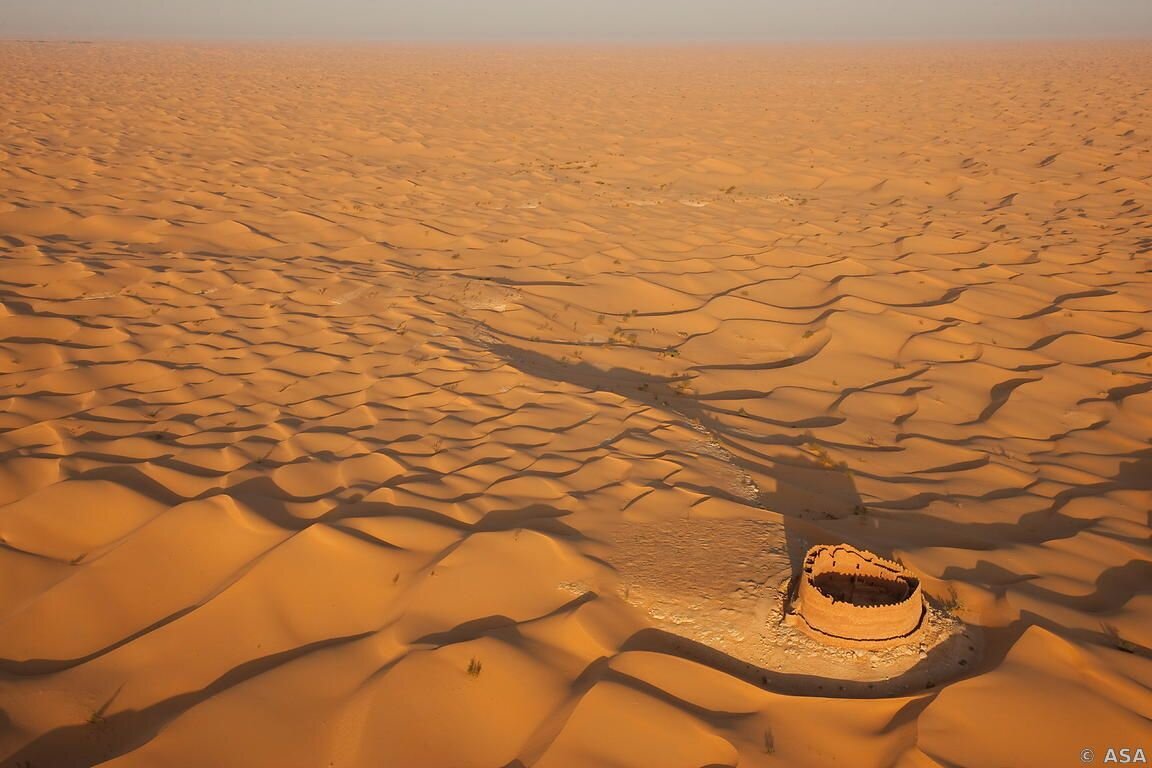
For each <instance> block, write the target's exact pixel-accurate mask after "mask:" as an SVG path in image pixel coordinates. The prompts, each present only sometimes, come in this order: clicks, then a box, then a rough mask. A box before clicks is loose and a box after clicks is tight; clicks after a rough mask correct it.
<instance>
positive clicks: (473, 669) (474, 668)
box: [468, 656, 484, 677]
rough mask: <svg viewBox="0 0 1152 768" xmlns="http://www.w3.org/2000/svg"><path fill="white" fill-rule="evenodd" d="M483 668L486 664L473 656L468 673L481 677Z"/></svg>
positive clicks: (471, 675)
mask: <svg viewBox="0 0 1152 768" xmlns="http://www.w3.org/2000/svg"><path fill="white" fill-rule="evenodd" d="M483 668H484V665H483V664H481V663H480V660H479V659H477V658H476V657H475V656H473V657H472V660H471V661H469V662H468V675H469V676H470V677H480V670H482V669H483Z"/></svg>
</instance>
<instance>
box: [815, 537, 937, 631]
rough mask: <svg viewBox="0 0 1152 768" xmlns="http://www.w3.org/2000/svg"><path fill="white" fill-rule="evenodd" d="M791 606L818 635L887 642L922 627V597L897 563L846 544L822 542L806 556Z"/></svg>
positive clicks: (917, 583) (915, 582) (915, 581)
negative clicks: (824, 543) (826, 543)
mask: <svg viewBox="0 0 1152 768" xmlns="http://www.w3.org/2000/svg"><path fill="white" fill-rule="evenodd" d="M793 610H794V613H795V615H797V616H799V617H800V619H802V625H801V626H802V628H805V629H807V630H808V631H809V633H810V634H815V635H816V637H817V638H818V639H827V640H831V641H833V642H837V641H838V642H852V643H883V642H885V641H900V640H903V639H905V638H907V637H908V636H909V635H911V634H912V633H914V632H915V631H916V630H917V629H918V628H919V627H920V624H921V620H922V619H923V616H924V596H923V593H922V592H921V590H920V580H919V579H917V578H916V577H915V576H914V575H912V574H911V573H910V572H909V571H908V570H907V569H905V568H904V567H903V566H902V565H900V564H899V563H894V562H892V561H890V560H885V559H883V558H882V557H879V556H877V555H874V554H872V553H871V552H865V551H863V550H859V549H856V548H855V547H851V546H848V545H847V544H836V545H820V546H816V547H812V548H811V549H810V550H808V554H807V555H806V556H805V558H804V565H803V568H802V569H801V571H800V575H799V581H798V585H797V589H796V601H795V604H794V606H793Z"/></svg>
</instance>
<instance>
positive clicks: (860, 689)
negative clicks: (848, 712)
mask: <svg viewBox="0 0 1152 768" xmlns="http://www.w3.org/2000/svg"><path fill="white" fill-rule="evenodd" d="M969 642H970V641H969V640H968V639H967V638H965V637H964V636H962V635H954V636H952V637H950V638H948V639H947V640H945V641H944V642H943V643H940V644H939V645H938V646H936V647H934V648H933V649H932V650H930V651H929V652H928V653H927V655H926V656H925V657H924V658H923V659H921V660H919V661H918V662H917V663H916V664H915V665H914V666H912V667H911V668H909V669H908V670H906V671H905V672H903V673H901V674H899V675H896V676H894V677H891V678H889V679H886V680H876V681H858V680H841V679H838V678H831V677H820V676H818V675H806V674H796V673H786V672H775V671H773V670H769V669H765V668H763V667H760V666H757V665H755V664H752V663H750V662H747V661H742V660H741V659H737V658H736V657H734V656H731V655H729V654H727V653H724V652H723V651H718V650H716V649H715V648H713V647H711V646H709V645H705V644H703V643H699V642H696V641H695V640H689V639H688V638H686V637H682V636H680V635H676V634H672V633H671V632H667V631H665V630H662V629H655V628H647V629H642V630H640V631H638V632H636V633H635V634H634V635H632V636H631V637H630V638H628V640H626V641H625V642H624V644H623V646H621V649H620V650H621V652H624V651H647V652H651V653H661V654H664V655H667V656H675V657H677V658H681V659H684V660H685V661H691V662H694V663H697V664H703V665H704V666H708V667H711V668H713V669H716V670H719V671H721V672H724V673H725V674H729V675H732V676H733V677H737V678H740V679H741V680H744V681H745V682H748V683H751V684H753V685H755V686H757V687H760V688H764V689H765V690H769V691H773V692H776V693H783V694H787V695H790V696H815V697H828V698H857V699H859V698H890V697H898V696H908V695H910V694H915V693H918V692H931V691H932V690H934V689H937V688H938V687H939V686H941V685H942V684H943V683H946V682H953V681H955V680H957V679H960V678H962V677H964V676H966V675H968V674H970V672H971V671H970V670H968V669H967V665H966V664H965V665H964V666H961V667H960V668H959V669H951V670H950V669H949V668H948V667H949V665H948V664H947V663H946V660H948V659H952V658H956V657H958V656H963V655H965V654H964V652H965V651H968V649H969V648H972V646H970V645H968V644H969Z"/></svg>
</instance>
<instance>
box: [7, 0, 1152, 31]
mask: <svg viewBox="0 0 1152 768" xmlns="http://www.w3.org/2000/svg"><path fill="white" fill-rule="evenodd" d="M61 37H63V38H157V37H160V38H257V39H331V38H339V39H359V40H364V39H377V40H504V39H528V40H654V41H659V40H718V39H719V40H724V39H731V40H804V39H844V38H848V39H853V38H882V39H888V38H939V37H944V38H968V37H977V38H985V37H993V38H1003V37H1008V38H1013V37H1027V38H1035V37H1040V38H1046V37H1149V38H1152V0H0V38H61Z"/></svg>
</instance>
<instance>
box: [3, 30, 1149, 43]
mask: <svg viewBox="0 0 1152 768" xmlns="http://www.w3.org/2000/svg"><path fill="white" fill-rule="evenodd" d="M941 42H949V43H1096V42H1102V43H1103V42H1130V43H1150V44H1152V32H1140V33H1134V34H1113V33H1098V34H1088V35H1080V36H1075V37H1073V36H1068V35H1044V34H1038V35H1022V34H1003V35H951V34H925V35H889V36H881V35H861V36H849V35H838V36H826V37H819V36H797V37H721V36H714V37H659V38H656V37H644V38H635V37H571V38H566V37H555V36H546V37H533V36H517V37H491V36H488V37H370V36H365V37H324V36H316V37H312V36H291V37H288V36H283V35H280V36H259V35H233V36H219V35H196V34H193V35H175V34H163V35H124V36H120V35H94V36H88V37H76V36H59V37H56V36H53V35H40V36H30V35H12V36H8V35H5V34H3V33H2V32H0V43H42V44H43V43H62V44H98V43H141V44H154V43H207V44H244V43H264V44H283V45H333V44H345V45H348V44H352V45H356V44H361V45H380V44H399V45H478V46H483V45H529V46H547V45H555V46H565V45H574V46H582V45H641V46H648V45H655V46H658V45H780V44H785V45H793V44H838V43H843V44H861V43H865V44H866V43H909V44H916V43H941Z"/></svg>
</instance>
